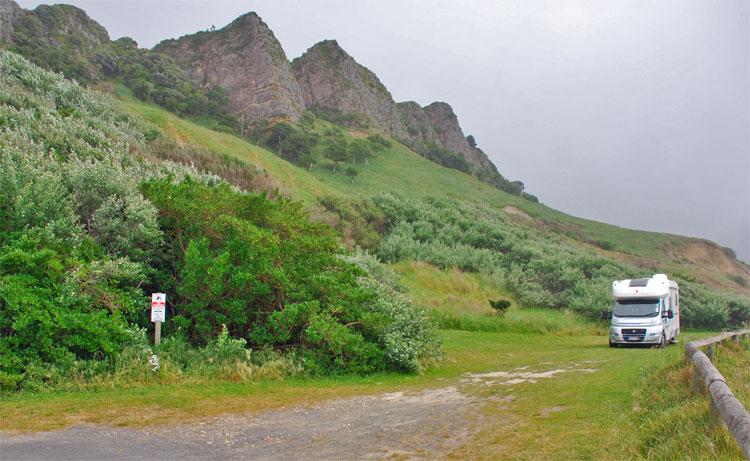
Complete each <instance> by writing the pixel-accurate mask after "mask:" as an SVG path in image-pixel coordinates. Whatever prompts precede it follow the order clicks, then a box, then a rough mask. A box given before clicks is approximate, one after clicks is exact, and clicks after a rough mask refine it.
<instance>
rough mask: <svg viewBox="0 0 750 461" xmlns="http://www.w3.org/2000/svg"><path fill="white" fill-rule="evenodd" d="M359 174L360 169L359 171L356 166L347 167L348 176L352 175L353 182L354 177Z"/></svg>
mask: <svg viewBox="0 0 750 461" xmlns="http://www.w3.org/2000/svg"><path fill="white" fill-rule="evenodd" d="M358 174H359V171H357V169H356V168H354V167H353V166H351V165H350V166H349V167H348V168H347V169H346V175H347V176H349V177H350V178H351V179H352V182H354V178H355V177H356V176H357V175H358Z"/></svg>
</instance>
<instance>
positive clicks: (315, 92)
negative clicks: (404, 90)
mask: <svg viewBox="0 0 750 461" xmlns="http://www.w3.org/2000/svg"><path fill="white" fill-rule="evenodd" d="M292 69H293V71H294V75H295V77H297V81H298V82H299V84H300V87H301V88H302V94H303V96H304V98H305V105H306V106H307V108H308V109H310V110H312V111H313V112H316V113H318V114H319V115H323V116H325V117H326V118H334V119H335V118H337V117H338V118H339V119H340V120H342V121H348V122H350V123H351V124H354V125H366V126H369V127H371V128H375V129H378V130H381V131H385V132H387V133H390V134H391V135H393V136H394V137H396V138H399V139H402V138H404V137H405V136H406V127H405V126H404V124H403V122H402V121H401V117H400V116H399V113H398V109H397V107H396V103H395V102H394V101H393V97H392V96H391V93H390V92H389V91H388V90H387V89H386V87H385V86H384V85H383V84H382V83H381V82H380V80H379V79H378V77H377V76H376V75H375V74H374V73H373V72H372V71H370V70H369V69H368V68H366V67H364V66H362V65H361V64H359V63H357V61H355V60H354V58H352V57H351V56H349V54H348V53H347V52H346V51H344V50H343V49H342V48H341V47H340V46H339V44H338V43H337V42H336V41H335V40H324V41H322V42H320V43H317V44H315V45H314V46H312V47H311V48H310V49H308V50H307V51H306V52H305V53H304V54H303V55H302V56H300V57H299V58H297V59H295V60H294V61H293V62H292Z"/></svg>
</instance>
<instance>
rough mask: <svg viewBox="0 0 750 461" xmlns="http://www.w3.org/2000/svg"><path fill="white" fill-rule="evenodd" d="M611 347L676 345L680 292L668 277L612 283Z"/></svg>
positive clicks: (655, 276)
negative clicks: (621, 345)
mask: <svg viewBox="0 0 750 461" xmlns="http://www.w3.org/2000/svg"><path fill="white" fill-rule="evenodd" d="M612 297H613V298H614V303H613V305H612V323H611V325H610V328H609V345H610V346H611V347H615V346H617V345H618V344H657V345H659V346H664V345H666V343H667V342H672V343H673V342H675V340H676V339H677V335H678V334H680V288H679V286H678V285H677V282H675V281H673V280H669V278H667V276H666V275H664V274H655V275H654V276H653V277H651V278H645V279H632V280H617V281H614V282H613V283H612Z"/></svg>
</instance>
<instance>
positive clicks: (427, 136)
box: [398, 101, 497, 177]
mask: <svg viewBox="0 0 750 461" xmlns="http://www.w3.org/2000/svg"><path fill="white" fill-rule="evenodd" d="M398 110H399V113H400V115H401V120H402V122H403V123H404V125H405V126H406V131H407V134H408V137H407V138H406V139H405V140H404V142H405V143H406V144H407V145H409V146H410V147H412V148H413V149H415V150H417V151H419V150H422V149H423V148H424V146H426V145H429V144H433V143H434V144H437V145H439V146H442V147H444V148H446V149H448V150H451V151H453V152H458V153H461V154H463V156H464V157H465V158H466V160H467V161H468V162H469V163H470V164H471V166H472V170H473V171H474V173H475V174H476V175H477V176H483V177H484V176H486V175H491V174H492V173H491V172H496V171H497V170H496V168H495V166H494V165H493V164H492V162H491V161H490V159H489V158H487V155H485V153H484V152H482V151H481V150H480V149H476V148H473V147H472V146H470V145H469V143H468V141H467V140H466V136H464V133H463V130H462V129H461V125H459V123H458V117H456V114H455V112H453V108H452V107H451V106H450V105H449V104H447V103H445V102H433V103H432V104H430V105H428V106H425V107H421V106H420V105H419V104H417V103H416V102H414V101H406V102H400V103H398Z"/></svg>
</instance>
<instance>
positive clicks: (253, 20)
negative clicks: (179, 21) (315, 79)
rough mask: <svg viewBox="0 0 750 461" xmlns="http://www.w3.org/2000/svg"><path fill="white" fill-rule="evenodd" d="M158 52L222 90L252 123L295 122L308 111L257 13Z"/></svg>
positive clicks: (237, 112) (281, 52) (198, 79)
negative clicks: (270, 120) (280, 120)
mask: <svg viewBox="0 0 750 461" xmlns="http://www.w3.org/2000/svg"><path fill="white" fill-rule="evenodd" d="M154 51H156V52H160V53H164V54H167V55H170V56H172V57H173V58H174V60H175V61H176V62H177V64H178V65H180V67H182V68H183V69H185V70H186V71H187V73H188V75H190V77H191V78H192V79H194V80H195V81H196V82H198V83H200V84H201V85H203V86H204V87H205V88H211V87H214V86H218V87H220V88H222V89H223V90H224V92H225V93H226V95H227V97H228V98H229V108H230V111H231V112H232V113H233V114H235V115H237V117H238V118H240V117H244V119H245V121H247V122H253V121H258V120H268V119H289V120H294V121H296V120H297V119H298V118H299V116H300V115H301V114H302V112H303V111H304V110H305V103H304V100H303V98H302V91H301V90H300V87H299V85H298V84H297V80H296V79H295V78H294V75H293V73H292V69H291V67H290V65H289V61H288V60H287V57H286V54H285V53H284V50H283V48H282V47H281V44H280V43H279V41H278V40H277V39H276V37H275V36H274V34H273V32H272V31H271V29H269V28H268V26H267V25H266V24H265V23H264V22H263V21H262V20H261V19H260V17H258V15H257V14H255V13H247V14H245V15H242V16H240V17H239V18H237V19H235V20H234V21H233V22H232V23H231V24H229V25H228V26H226V27H224V28H223V29H220V30H216V31H206V32H198V33H196V34H193V35H186V36H183V37H180V38H179V39H176V40H174V39H170V40H165V41H163V42H161V43H160V44H158V45H157V46H156V47H155V48H154Z"/></svg>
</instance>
